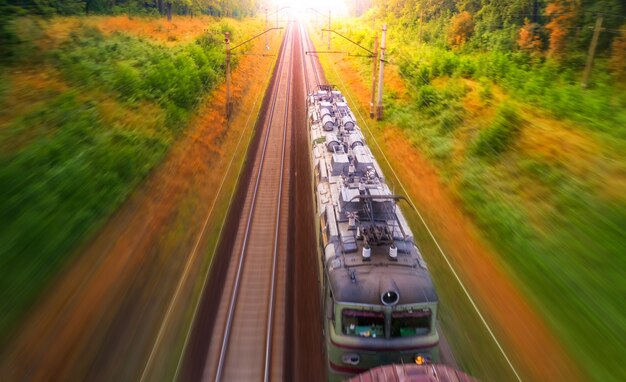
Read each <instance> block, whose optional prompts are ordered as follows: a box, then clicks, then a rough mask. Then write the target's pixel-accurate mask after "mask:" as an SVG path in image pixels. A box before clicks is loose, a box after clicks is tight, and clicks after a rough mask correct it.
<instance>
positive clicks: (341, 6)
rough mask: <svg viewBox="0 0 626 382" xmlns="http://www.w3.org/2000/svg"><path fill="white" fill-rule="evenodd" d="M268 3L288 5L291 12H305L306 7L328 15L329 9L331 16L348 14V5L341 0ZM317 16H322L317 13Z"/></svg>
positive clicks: (280, 0)
mask: <svg viewBox="0 0 626 382" xmlns="http://www.w3.org/2000/svg"><path fill="white" fill-rule="evenodd" d="M269 3H271V4H273V5H274V7H278V8H282V7H290V8H291V11H292V12H294V11H295V12H298V13H301V14H305V12H306V9H307V8H313V9H316V10H318V11H319V12H321V13H322V14H324V15H328V10H329V9H330V11H331V18H332V17H333V16H334V15H340V16H345V15H347V14H348V6H347V5H346V3H345V1H343V0H270V1H269ZM270 11H271V9H270ZM309 12H311V11H309ZM319 17H322V16H321V15H319Z"/></svg>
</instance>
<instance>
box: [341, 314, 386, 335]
mask: <svg viewBox="0 0 626 382" xmlns="http://www.w3.org/2000/svg"><path fill="white" fill-rule="evenodd" d="M342 316H343V317H342V321H341V322H342V326H343V333H344V334H347V335H349V336H359V337H372V338H377V337H380V338H383V337H385V326H384V325H385V315H384V313H383V312H367V311H363V310H354V309H344V310H343V313H342Z"/></svg>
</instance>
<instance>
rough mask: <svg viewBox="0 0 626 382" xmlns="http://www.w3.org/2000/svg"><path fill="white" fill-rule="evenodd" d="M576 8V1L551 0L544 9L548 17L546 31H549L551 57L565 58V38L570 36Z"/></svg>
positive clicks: (577, 4)
mask: <svg viewBox="0 0 626 382" xmlns="http://www.w3.org/2000/svg"><path fill="white" fill-rule="evenodd" d="M578 6H579V3H578V1H577V0H553V1H552V2H551V3H550V4H548V6H547V7H546V13H547V14H548V16H549V17H550V22H549V23H548V24H547V25H546V29H548V30H549V31H550V48H549V54H550V56H551V57H554V58H557V59H561V58H563V57H564V56H565V52H566V51H567V38H568V37H569V36H570V34H571V28H572V27H573V25H574V20H575V19H576V16H577V10H578Z"/></svg>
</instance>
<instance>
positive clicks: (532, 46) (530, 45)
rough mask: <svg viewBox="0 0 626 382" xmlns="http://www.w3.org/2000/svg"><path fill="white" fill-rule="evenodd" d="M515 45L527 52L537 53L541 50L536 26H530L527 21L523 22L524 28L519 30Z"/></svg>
mask: <svg viewBox="0 0 626 382" xmlns="http://www.w3.org/2000/svg"><path fill="white" fill-rule="evenodd" d="M517 45H519V47H520V48H522V49H523V50H526V51H529V52H538V51H540V50H541V45H542V44H541V39H540V38H539V34H538V33H537V24H535V23H532V24H531V23H530V21H529V20H528V19H526V20H524V26H523V27H521V28H520V30H519V38H518V39H517Z"/></svg>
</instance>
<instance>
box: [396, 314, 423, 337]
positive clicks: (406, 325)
mask: <svg viewBox="0 0 626 382" xmlns="http://www.w3.org/2000/svg"><path fill="white" fill-rule="evenodd" d="M431 316H432V312H431V311H430V309H422V310H419V311H414V312H393V313H391V337H412V336H420V335H424V334H427V333H428V332H429V331H430V319H431Z"/></svg>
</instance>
